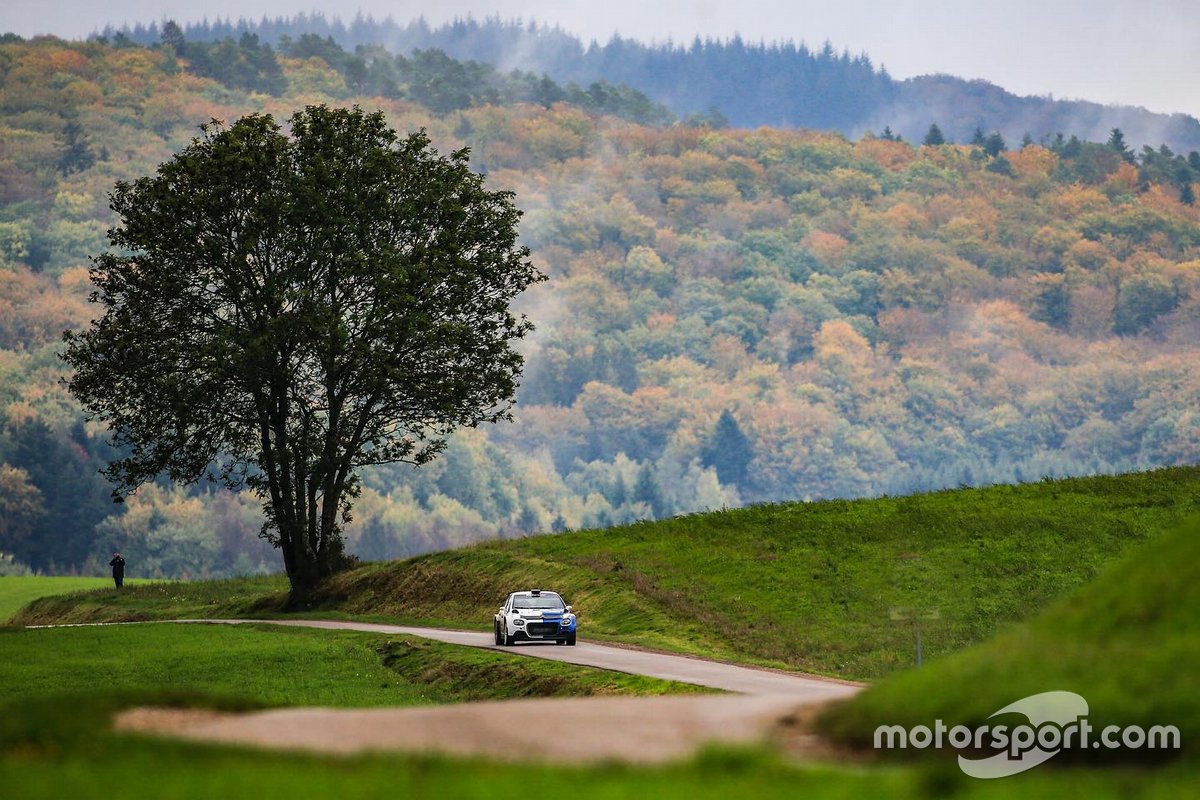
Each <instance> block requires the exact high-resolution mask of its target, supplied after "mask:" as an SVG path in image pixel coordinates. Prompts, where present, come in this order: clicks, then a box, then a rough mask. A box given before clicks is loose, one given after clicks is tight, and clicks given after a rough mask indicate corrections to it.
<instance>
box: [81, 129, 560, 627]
mask: <svg viewBox="0 0 1200 800" xmlns="http://www.w3.org/2000/svg"><path fill="white" fill-rule="evenodd" d="M203 130H204V133H203V136H201V137H200V138H198V139H196V140H194V141H193V142H192V143H191V145H190V146H188V147H186V148H185V149H184V150H183V151H182V152H180V153H179V154H178V155H176V156H175V157H174V158H172V159H170V160H169V161H167V162H166V163H164V164H162V165H161V166H160V167H159V168H158V170H157V173H156V174H155V175H153V176H151V177H145V178H140V179H138V180H137V181H135V182H133V183H127V182H120V183H118V184H117V185H116V188H115V189H114V191H113V193H112V195H111V206H112V209H113V210H114V211H115V212H116V213H117V214H118V215H119V217H120V220H121V222H120V224H119V225H118V226H117V227H115V228H114V229H113V230H112V231H110V232H109V239H110V240H111V243H112V245H113V248H114V250H113V251H111V252H108V253H105V254H103V255H100V256H98V257H97V258H95V259H94V260H93V267H92V270H91V274H92V280H93V282H94V283H95V285H96V287H97V290H96V291H95V292H94V294H93V301H94V302H98V303H99V304H100V305H101V306H102V308H103V314H102V316H101V317H100V319H99V320H97V321H96V322H95V323H94V324H93V325H92V326H91V327H90V328H88V329H86V330H84V331H83V332H81V333H78V334H74V335H71V334H68V335H67V337H66V340H67V346H66V351H65V354H64V358H65V360H66V361H67V362H68V363H69V364H71V366H73V367H74V368H75V372H74V374H73V376H72V377H71V379H70V382H69V386H70V389H71V391H72V392H73V393H74V394H75V395H76V396H77V397H78V398H79V399H80V401H81V402H82V403H83V404H84V406H85V408H86V409H87V410H88V412H89V413H90V414H91V415H92V416H93V417H95V418H98V419H101V420H103V421H105V422H107V423H108V424H109V426H110V428H111V430H112V431H113V439H114V443H115V444H116V445H117V446H118V447H120V448H123V449H124V452H125V453H127V455H126V456H125V457H124V458H120V459H118V460H116V461H114V462H113V463H112V464H111V465H110V466H109V467H108V468H107V471H106V472H107V475H108V476H109V477H110V478H111V479H113V480H114V481H115V484H116V488H115V489H114V495H115V496H116V497H117V498H120V497H123V496H124V495H127V494H128V493H130V492H132V491H134V490H136V489H137V487H138V486H140V485H141V484H143V483H144V482H146V481H148V480H151V479H154V478H155V477H156V476H160V475H166V476H168V477H169V478H171V479H172V480H175V481H179V482H184V483H187V482H194V481H198V480H202V479H204V478H209V479H212V480H217V481H220V482H223V483H224V484H226V485H227V486H229V487H231V488H235V489H237V488H241V487H243V486H248V487H249V488H251V489H252V490H254V491H256V492H258V493H259V494H260V495H261V496H262V497H263V498H264V500H265V503H264V509H265V512H266V518H267V524H266V525H265V526H264V529H263V535H264V536H265V537H266V538H267V539H269V540H270V541H271V542H272V543H273V544H275V545H276V546H277V547H279V548H280V550H281V551H282V553H283V560H284V565H285V567H286V570H287V574H288V578H289V580H290V582H291V588H292V593H291V599H292V602H293V604H296V603H299V602H303V601H304V600H305V599H306V598H307V597H308V596H310V595H311V593H312V591H313V589H314V588H315V586H316V585H317V584H318V583H319V582H320V581H321V580H322V579H323V578H324V577H326V576H328V575H329V574H330V573H332V572H333V571H335V570H336V569H337V568H338V567H339V566H340V565H341V564H342V563H343V562H344V560H345V556H344V553H343V547H342V539H341V533H340V527H341V525H342V524H343V523H344V522H345V521H347V520H348V519H349V513H350V507H351V503H352V500H353V498H354V497H355V496H356V494H357V485H358V484H357V478H356V475H357V471H358V470H359V469H361V468H362V467H366V466H368V465H373V464H381V463H394V462H409V463H413V464H421V463H424V462H426V461H428V460H429V459H431V458H433V457H434V456H435V455H436V454H437V453H438V452H439V451H440V450H441V449H442V447H443V446H444V442H445V437H446V436H447V435H448V434H449V433H450V432H451V431H452V430H453V429H455V428H456V427H459V426H475V425H478V424H479V423H481V422H493V421H496V420H499V419H502V418H506V417H507V416H508V412H509V408H510V406H511V402H512V397H513V395H514V392H515V389H516V382H517V379H518V377H519V375H520V370H521V365H522V358H521V356H520V355H519V354H518V353H517V352H516V351H515V350H514V349H513V347H512V344H513V341H514V340H516V339H519V338H521V337H523V336H524V335H525V334H526V333H527V332H529V331H530V330H531V328H532V326H531V324H530V323H529V322H528V320H526V319H525V318H524V316H520V317H518V316H515V315H514V314H513V313H512V312H511V311H510V307H509V304H510V301H511V300H512V299H513V298H514V297H515V296H516V295H518V294H519V293H520V292H521V291H523V290H524V289H525V288H526V287H527V286H529V285H530V284H531V283H533V282H535V281H538V280H541V279H542V277H543V276H542V275H541V274H540V273H539V272H538V271H537V270H536V269H535V268H534V267H533V265H532V264H531V263H530V261H529V257H528V256H529V254H528V250H527V249H526V248H524V247H522V246H520V245H518V243H517V222H518V219H519V216H520V212H519V211H518V210H517V209H516V208H515V207H514V205H513V196H512V194H511V193H510V192H502V191H489V190H487V189H485V188H484V181H483V178H482V177H481V176H479V175H477V174H475V173H473V172H472V171H471V170H470V168H469V166H468V154H467V152H466V151H465V150H460V151H456V152H453V153H451V154H450V155H449V156H441V155H439V154H438V153H437V152H436V151H435V150H434V149H432V148H431V147H430V143H429V140H428V139H427V137H426V136H425V135H424V133H415V134H411V135H409V136H407V137H405V138H401V137H399V136H397V134H396V133H395V132H394V131H392V130H391V129H389V128H388V126H387V124H386V123H385V120H384V117H383V115H382V114H381V113H366V112H364V111H362V110H360V109H358V108H354V109H330V108H326V107H324V106H310V107H308V108H306V109H305V110H304V111H301V112H298V113H296V114H295V115H294V116H293V117H292V118H291V120H290V121H289V124H288V129H287V131H286V132H285V131H284V129H283V128H282V127H281V126H280V125H278V124H277V123H276V122H275V121H274V120H273V119H272V118H271V117H270V116H265V115H251V116H247V117H244V118H242V119H240V120H238V121H237V122H236V123H234V124H233V125H231V126H228V127H225V126H224V125H223V124H221V123H219V122H217V121H215V120H214V122H213V124H212V125H208V126H203Z"/></svg>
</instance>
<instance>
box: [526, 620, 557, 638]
mask: <svg viewBox="0 0 1200 800" xmlns="http://www.w3.org/2000/svg"><path fill="white" fill-rule="evenodd" d="M525 630H526V631H528V632H529V635H530V636H549V635H551V634H554V633H558V623H557V622H530V623H529V624H528V625H526V626H525Z"/></svg>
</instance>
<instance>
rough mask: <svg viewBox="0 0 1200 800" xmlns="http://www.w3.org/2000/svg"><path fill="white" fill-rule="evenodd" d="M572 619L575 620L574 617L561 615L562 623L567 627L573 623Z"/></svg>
mask: <svg viewBox="0 0 1200 800" xmlns="http://www.w3.org/2000/svg"><path fill="white" fill-rule="evenodd" d="M574 621H575V618H574V617H563V618H562V624H563V625H566V626H567V627H570V626H571V623H573V622H574Z"/></svg>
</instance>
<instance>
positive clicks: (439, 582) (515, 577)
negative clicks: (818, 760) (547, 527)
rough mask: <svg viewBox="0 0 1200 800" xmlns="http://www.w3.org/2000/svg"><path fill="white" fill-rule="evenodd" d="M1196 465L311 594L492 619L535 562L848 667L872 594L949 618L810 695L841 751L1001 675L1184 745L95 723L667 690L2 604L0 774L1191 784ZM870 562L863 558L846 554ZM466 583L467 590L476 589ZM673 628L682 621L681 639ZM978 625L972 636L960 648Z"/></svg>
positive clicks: (845, 507) (594, 606) (45, 782)
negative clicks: (1120, 755) (263, 738)
mask: <svg viewBox="0 0 1200 800" xmlns="http://www.w3.org/2000/svg"><path fill="white" fill-rule="evenodd" d="M1197 488H1200V477H1198V473H1197V471H1195V470H1171V471H1162V472H1155V473H1149V474H1146V475H1138V476H1125V477H1122V478H1115V479H1090V480H1083V481H1066V482H1059V483H1053V484H1037V485H1034V486H1024V487H1016V488H1011V489H1009V488H995V489H987V490H979V491H967V492H949V493H939V494H935V495H926V496H921V497H917V498H903V499H885V500H879V501H871V502H864V503H839V504H813V505H795V506H776V507H765V508H756V509H749V510H746V511H742V512H724V513H720V514H716V515H710V516H706V517H690V518H685V519H680V520H674V521H670V522H666V523H658V524H654V525H638V526H632V527H629V528H624V529H618V530H615V531H608V532H586V533H582V534H568V535H563V536H555V537H544V538H538V539H529V540H523V541H519V542H508V543H500V544H495V545H487V546H483V547H476V548H470V549H467V550H463V551H458V552H454V553H445V554H439V555H436V556H428V557H424V558H419V559H413V560H410V561H407V562H401V563H398V564H393V565H367V566H365V567H363V568H360V569H358V570H355V571H354V572H351V573H348V574H346V575H344V576H341V577H340V578H339V579H338V581H336V582H335V583H334V584H333V585H332V586H331V587H329V589H328V591H327V594H326V595H325V596H324V597H323V599H322V604H321V608H320V609H318V610H316V611H313V612H310V613H313V614H322V613H324V614H337V613H340V614H355V615H369V616H376V617H380V616H382V617H390V618H398V619H407V620H412V619H419V620H426V621H432V620H437V621H442V622H455V621H456V622H459V623H460V624H461V622H462V621H463V620H464V619H468V618H470V615H472V614H476V613H482V614H486V615H487V617H486V618H490V614H491V611H492V607H493V606H494V605H496V604H498V602H499V601H498V599H494V598H493V597H492V593H493V592H497V589H498V588H499V587H500V586H502V585H505V584H516V585H529V584H533V583H540V584H543V585H550V584H552V585H554V586H556V587H559V588H562V589H563V591H564V592H566V593H567V594H568V597H569V599H571V600H573V601H574V602H576V603H577V604H578V605H580V606H581V610H582V612H583V615H584V616H583V620H584V625H585V626H587V625H591V626H594V627H595V629H596V630H597V631H599V632H600V633H602V634H604V635H608V636H612V637H620V638H628V639H632V640H637V641H643V642H646V643H657V644H659V645H660V646H673V647H675V648H677V649H692V650H694V651H704V650H711V651H713V652H722V653H734V654H736V655H738V656H740V657H743V658H746V659H748V660H753V659H768V658H769V652H770V651H769V650H768V649H767V648H766V646H763V647H759V648H756V647H755V646H754V645H755V643H756V642H759V641H765V642H771V641H772V639H771V638H770V637H763V638H761V639H760V638H759V637H757V636H754V637H748V638H747V637H744V636H742V635H741V634H739V633H738V632H736V631H734V630H732V629H731V627H730V626H732V625H733V624H734V623H735V622H738V621H753V622H754V623H755V627H754V628H752V629H750V630H752V631H755V632H762V631H772V632H773V633H774V634H775V638H774V642H775V643H776V644H778V643H779V642H783V643H784V644H787V645H788V646H790V647H796V648H799V647H803V646H809V645H811V646H813V647H815V648H816V652H817V653H818V654H820V655H821V657H822V658H829V656H830V654H834V653H837V654H841V655H843V657H845V658H850V657H851V656H854V657H857V658H859V659H860V660H859V661H856V662H850V661H846V662H844V663H859V664H867V665H870V664H874V665H876V666H877V667H880V668H881V671H890V670H894V669H896V668H897V667H899V666H901V663H900V662H901V661H903V660H904V659H903V658H902V657H901V655H902V654H903V653H905V652H906V651H907V641H906V637H901V638H902V639H904V640H903V641H898V642H896V643H895V648H896V650H895V652H896V657H895V659H894V660H892V661H885V660H882V656H880V655H879V654H880V653H883V654H886V653H888V652H889V651H888V650H887V649H879V648H878V646H877V645H876V644H873V643H872V640H871V637H873V636H879V635H881V634H880V633H879V632H880V631H881V630H890V627H889V626H890V625H892V623H890V622H889V621H888V620H887V619H886V609H887V608H889V607H892V606H893V605H913V606H917V607H920V608H926V607H929V606H933V607H936V608H939V609H940V610H941V611H942V612H943V626H942V627H940V628H934V629H933V631H931V635H933V636H934V637H942V638H941V640H940V641H939V640H938V639H937V638H935V639H934V640H933V642H932V643H933V645H934V646H933V649H934V651H935V652H936V651H938V650H941V651H942V652H943V653H944V652H945V651H946V650H949V649H954V648H955V647H963V646H965V647H966V649H964V650H962V652H958V653H954V654H949V655H943V656H942V657H939V658H935V659H934V660H933V661H932V662H931V663H929V664H927V665H926V667H924V668H923V669H921V670H909V671H905V672H901V673H900V674H897V675H895V676H893V677H890V678H886V679H883V680H881V681H879V682H878V683H877V684H876V685H875V686H874V687H873V688H872V689H869V690H868V691H867V692H865V693H863V694H862V695H860V696H858V697H857V698H856V699H854V700H852V701H851V702H850V703H848V704H846V705H844V706H841V707H840V708H838V709H835V710H834V711H832V712H830V713H829V714H827V715H826V716H825V717H823V720H822V725H823V729H824V730H825V731H826V732H827V733H828V734H829V735H830V736H832V737H836V738H837V739H839V740H841V741H842V742H845V743H847V744H849V745H852V746H857V747H862V745H863V744H864V743H865V742H869V739H870V732H871V731H873V729H874V726H875V725H877V724H882V723H886V724H901V725H913V724H928V723H929V722H930V721H931V719H933V718H941V719H943V720H945V721H946V722H947V723H948V724H951V725H952V724H955V723H957V722H961V723H963V724H975V723H978V722H979V721H981V720H982V719H984V718H986V717H987V715H989V714H990V713H991V712H993V711H995V710H996V709H997V708H999V707H1001V706H1003V705H1006V704H1007V703H1009V702H1012V701H1013V700H1015V699H1018V698H1020V697H1022V696H1026V695H1029V694H1034V693H1037V692H1042V691H1047V690H1050V689H1068V690H1072V691H1077V692H1079V693H1080V694H1083V695H1084V696H1085V697H1086V698H1087V699H1088V700H1089V701H1090V703H1091V708H1092V722H1093V723H1094V724H1095V725H1103V724H1107V723H1109V722H1112V723H1115V724H1132V723H1136V724H1142V725H1144V726H1148V725H1150V724H1169V723H1174V724H1177V725H1178V726H1179V727H1180V729H1181V731H1182V732H1183V741H1184V745H1185V751H1184V753H1183V754H1182V757H1181V758H1176V759H1175V760H1174V761H1172V762H1170V763H1167V764H1165V765H1153V764H1146V763H1124V764H1122V765H1121V766H1119V767H1115V768H1114V767H1108V768H1099V767H1098V766H1097V765H1095V764H1093V765H1091V766H1087V765H1084V764H1081V763H1070V759H1069V758H1066V757H1059V758H1058V759H1056V760H1054V761H1052V762H1051V763H1050V764H1047V765H1044V766H1042V767H1038V768H1037V769H1035V770H1032V771H1030V772H1027V773H1023V774H1020V775H1016V776H1012V777H1008V778H1004V779H1002V780H994V781H979V780H974V779H971V778H968V777H967V776H965V775H964V774H962V773H961V772H960V771H959V770H958V768H957V766H956V765H955V763H954V760H953V758H951V757H950V755H949V754H945V753H943V754H940V756H931V757H927V758H925V759H921V760H916V761H910V762H896V761H885V762H879V761H874V760H869V759H868V760H866V761H857V760H853V761H849V762H843V763H827V764H819V765H798V764H795V763H792V762H789V761H787V760H786V758H784V757H783V756H781V755H779V754H777V753H775V752H773V751H772V750H771V749H770V748H768V747H766V746H763V747H758V748H747V749H741V750H718V751H712V752H709V753H706V754H702V755H701V756H699V757H697V758H695V759H692V760H689V761H684V762H680V763H676V764H672V765H668V766H663V767H654V768H635V767H625V766H620V765H608V764H606V765H601V766H595V767H581V766H571V765H550V764H540V765H539V764H533V765H526V764H522V765H512V764H499V763H495V762H490V761H486V760H476V759H455V758H441V757H425V756H413V755H378V756H370V757H355V758H322V757H316V756H303V755H296V754H288V753H273V752H260V751H249V750H237V749H233V748H221V747H215V746H206V745H197V744H191V743H189V744H184V743H178V742H171V741H166V740H154V739H149V738H144V737H135V736H128V735H117V734H114V733H112V732H111V731H110V730H109V728H108V720H109V718H110V716H111V714H112V713H113V712H114V711H116V710H118V709H120V708H124V707H129V706H133V705H175V706H179V705H183V706H201V707H218V708H230V709H238V708H252V707H260V706H268V705H290V704H322V705H336V706H345V705H354V706H369V705H380V704H393V705H395V704H411V703H427V702H454V701H458V700H466V699H485V698H498V697H510V696H520V695H521V694H522V693H530V694H538V695H542V694H591V693H605V692H611V693H638V694H642V693H657V692H662V691H672V690H679V689H681V687H673V686H669V685H665V684H662V683H661V682H658V681H653V680H649V679H636V678H630V677H629V676H620V675H614V674H613V673H607V672H603V671H599V670H580V669H579V668H576V667H574V666H571V665H566V664H558V663H554V662H541V661H536V660H534V659H525V658H521V657H520V656H516V655H513V654H508V653H496V652H490V651H472V650H467V649H465V648H457V647H453V646H451V645H444V644H439V643H432V642H424V641H420V640H413V639H409V638H407V637H383V636H379V635H376V634H364V633H355V632H340V631H327V630H305V629H291V628H288V629H278V628H270V629H268V628H266V627H265V626H264V627H263V628H261V629H260V628H257V627H251V628H242V627H238V628H225V627H216V626H165V625H164V626H157V625H145V626H142V625H127V626H115V627H106V628H76V629H55V630H21V629H19V628H15V627H11V628H8V629H3V630H0V786H3V787H5V792H6V793H9V792H11V793H12V795H13V796H15V797H24V798H52V797H53V798H58V797H64V796H69V797H73V798H82V799H83V800H86V799H87V798H101V797H103V798H123V797H130V798H132V797H138V798H141V797H145V796H147V795H150V796H155V797H171V798H180V799H181V800H185V799H187V798H207V797H213V796H222V797H232V798H240V797H252V798H254V800H269V798H276V797H279V798H284V797H286V798H289V800H290V799H291V798H294V797H296V796H301V795H302V796H324V795H331V796H332V795H337V796H338V797H344V798H358V797H364V798H365V797H378V796H402V797H414V798H423V797H429V798H434V797H436V798H439V799H440V798H518V797H519V798H522V799H523V798H528V797H530V796H531V795H538V796H552V797H557V796H563V795H567V796H571V797H572V798H575V800H591V799H592V798H596V800H601V799H604V800H607V799H608V798H623V797H646V798H664V799H666V800H670V799H671V798H686V799H687V800H706V799H707V798H728V797H743V796H745V797H756V798H789V800H790V799H791V798H795V797H805V798H811V799H812V800H823V799H824V798H830V799H832V798H859V797H888V798H899V800H908V799H912V800H916V799H917V798H941V797H947V796H954V797H962V798H1020V800H1037V798H1060V797H1089V798H1101V799H1102V800H1104V799H1107V798H1114V799H1115V798H1156V799H1157V798H1182V797H1191V796H1194V794H1195V787H1196V786H1197V785H1200V760H1198V759H1197V755H1200V751H1198V750H1197V749H1196V744H1195V743H1196V742H1197V741H1200V740H1198V739H1197V735H1198V734H1200V673H1197V671H1196V669H1195V665H1196V664H1197V663H1200V646H1198V643H1200V630H1197V628H1198V626H1200V622H1198V620H1200V528H1198V527H1197V525H1196V524H1194V523H1192V524H1190V526H1188V527H1179V520H1180V519H1181V518H1183V517H1184V515H1187V514H1189V513H1190V512H1193V511H1194V510H1195V509H1196V496H1197V493H1196V489H1197ZM742 551H746V552H742ZM872 568H874V569H875V570H876V571H877V572H878V573H879V574H877V575H875V576H872V575H870V574H868V573H869V571H870V570H871V569H872ZM726 572H727V573H728V575H724V574H723V573H726ZM1097 574H1098V575H1099V577H1098V578H1097V579H1096V580H1094V581H1091V582H1088V579H1089V578H1091V577H1092V576H1093V575H1097ZM802 577H806V578H807V581H808V583H807V584H805V586H806V587H807V589H806V591H803V592H801V591H797V592H794V593H793V592H790V591H789V588H788V587H789V586H790V584H787V583H785V582H784V581H785V579H790V580H792V581H795V582H798V583H800V582H801V581H800V579H801V578H802ZM475 581H479V582H481V583H483V584H484V586H483V588H482V589H478V590H476V589H474V588H472V587H473V585H474V583H473V582H475ZM771 581H775V583H771ZM1085 583H1086V585H1084V584H1085ZM283 590H284V586H283V584H282V582H281V580H280V579H278V578H256V579H242V580H237V581H228V582H216V583H195V584H182V583H181V584H169V585H152V586H142V587H136V588H133V589H132V590H130V591H128V592H123V593H121V594H120V595H119V596H118V595H116V593H115V592H109V591H101V592H96V593H91V594H82V595H74V596H71V597H58V598H49V599H44V600H40V601H37V602H36V603H34V605H33V606H32V607H31V608H28V609H26V610H25V611H24V612H22V614H21V615H19V617H18V619H19V620H25V621H32V620H37V619H46V618H50V619H53V618H55V616H56V615H57V616H58V617H63V616H71V615H77V616H83V617H97V616H101V617H103V616H118V617H119V616H143V617H150V616H156V615H158V616H199V615H201V614H214V615H218V614H241V615H253V614H273V613H278V603H279V602H280V599H281V596H282V592H283ZM989 592H990V593H991V594H988V593H989ZM972 593H974V594H972ZM497 596H499V593H497ZM918 598H934V600H933V602H923V601H917V599H918ZM796 605H800V606H802V607H803V608H805V609H806V610H807V614H808V615H809V616H808V617H806V616H804V615H800V614H798V613H797V612H796V611H795V609H794V608H793V606H796ZM839 609H840V611H841V614H842V615H843V617H844V618H843V619H839V618H838V616H837V613H838V610H839ZM868 609H872V610H880V609H883V610H884V612H883V614H881V615H880V616H879V617H876V616H872V615H868V614H867V613H866V611H867V610H868ZM486 618H485V619H486ZM1017 619H1026V620H1027V621H1026V622H1024V623H1021V624H1013V623H1012V621H1013V620H1017ZM822 625H823V626H826V627H828V628H829V632H828V633H827V634H825V635H824V636H821V635H818V634H820V631H819V630H816V629H817V628H819V627H820V626H822ZM585 630H586V628H585ZM689 631H691V632H692V633H694V634H695V635H696V637H697V639H696V642H695V643H688V642H686V641H684V638H685V637H686V635H688V632H689ZM997 631H998V635H994V634H996V632H997ZM905 632H906V631H905ZM993 635H994V638H993ZM983 638H990V641H987V642H986V643H983V644H974V642H976V641H978V640H980V639H983ZM871 648H875V649H871ZM872 659H875V660H872ZM1108 761H1109V759H1106V763H1107V762H1108Z"/></svg>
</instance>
